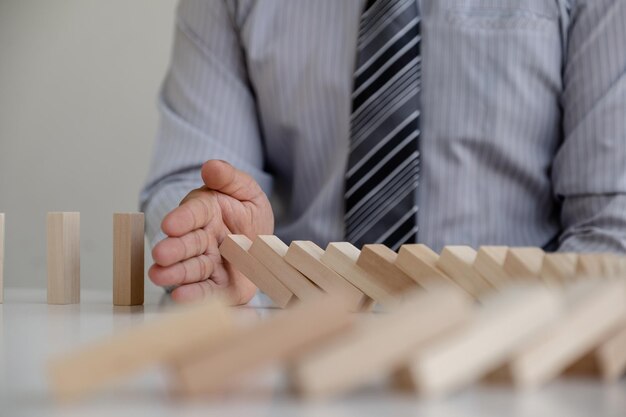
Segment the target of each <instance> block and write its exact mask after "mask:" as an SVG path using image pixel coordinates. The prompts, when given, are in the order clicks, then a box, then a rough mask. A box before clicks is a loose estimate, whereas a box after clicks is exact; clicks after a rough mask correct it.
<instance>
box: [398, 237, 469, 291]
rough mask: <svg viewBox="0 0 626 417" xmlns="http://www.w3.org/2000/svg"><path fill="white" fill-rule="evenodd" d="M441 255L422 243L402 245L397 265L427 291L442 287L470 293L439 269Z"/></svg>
mask: <svg viewBox="0 0 626 417" xmlns="http://www.w3.org/2000/svg"><path fill="white" fill-rule="evenodd" d="M438 259H439V255H438V254H437V253H436V252H435V251H433V250H432V249H430V248H429V247H428V246H426V245H423V244H421V243H417V244H408V245H402V246H401V247H400V251H399V253H398V257H397V258H396V262H395V263H396V265H397V266H398V268H400V270H402V271H404V273H405V274H407V276H408V277H410V278H411V279H413V280H414V281H415V282H417V284H418V285H420V286H421V287H422V288H424V289H425V290H426V291H428V290H432V289H439V288H441V287H442V286H447V287H450V288H456V289H458V290H461V291H462V292H464V293H465V294H468V295H469V293H468V292H467V291H466V290H465V289H464V288H463V287H461V286H459V285H458V284H457V283H456V282H454V281H453V280H452V279H450V277H448V276H447V275H446V274H445V273H444V272H443V271H441V270H440V269H439V268H438V267H437V260H438Z"/></svg>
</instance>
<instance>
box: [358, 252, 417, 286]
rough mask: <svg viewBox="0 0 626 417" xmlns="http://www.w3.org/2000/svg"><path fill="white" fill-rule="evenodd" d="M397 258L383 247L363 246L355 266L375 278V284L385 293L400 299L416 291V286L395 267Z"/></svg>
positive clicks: (395, 254)
mask: <svg viewBox="0 0 626 417" xmlns="http://www.w3.org/2000/svg"><path fill="white" fill-rule="evenodd" d="M397 257H398V254H397V253H395V252H394V251H392V250H391V249H389V248H388V247H387V246H385V245H380V244H375V245H364V246H363V249H362V250H361V253H360V254H359V258H358V259H357V261H356V264H357V265H358V266H360V267H361V268H362V269H363V270H365V271H367V272H369V273H370V274H371V275H373V276H374V277H375V278H377V281H376V283H377V284H378V285H379V286H380V287H381V288H383V289H384V291H385V292H387V293H389V294H392V295H395V296H397V297H399V298H401V297H402V294H403V293H405V292H407V291H410V290H416V289H417V288H418V286H417V283H416V282H415V281H413V280H412V279H411V278H409V277H408V276H407V275H406V274H405V273H404V272H403V271H402V270H401V269H400V268H398V267H397V266H396V265H395V262H396V259H397Z"/></svg>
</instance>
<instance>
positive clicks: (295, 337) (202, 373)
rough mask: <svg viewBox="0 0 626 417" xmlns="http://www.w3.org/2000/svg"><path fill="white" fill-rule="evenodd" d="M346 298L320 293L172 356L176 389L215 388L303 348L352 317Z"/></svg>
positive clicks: (198, 391)
mask: <svg viewBox="0 0 626 417" xmlns="http://www.w3.org/2000/svg"><path fill="white" fill-rule="evenodd" d="M352 321H353V315H352V314H350V313H349V312H348V311H347V310H346V308H345V305H343V302H341V300H339V299H337V298H335V297H332V296H329V295H323V296H318V299H317V300H309V301H303V302H301V303H299V304H298V305H297V306H295V307H293V308H292V309H289V311H285V312H280V313H276V314H275V315H273V316H270V318H268V319H267V320H263V321H261V322H258V323H256V324H255V325H252V326H248V327H244V328H239V329H238V330H237V331H235V332H234V333H233V334H232V335H230V336H228V337H225V338H223V339H222V340H221V341H220V343H219V344H218V345H216V346H214V347H213V348H212V349H210V350H196V351H195V352H194V353H193V354H190V355H186V356H179V357H178V358H176V359H175V360H174V361H173V364H172V372H173V374H174V376H175V390H177V391H180V393H182V394H184V395H192V396H193V395H198V394H208V393H212V392H215V391H217V390H219V389H222V388H225V387H229V386H231V385H232V384H233V383H236V382H237V379H238V378H239V377H242V376H243V375H245V374H247V373H250V372H253V371H255V370H257V369H258V368H260V367H262V366H264V365H270V364H275V363H280V362H283V361H285V360H287V359H289V358H290V357H292V356H294V355H298V354H302V352H305V351H306V350H308V349H311V348H312V347H314V346H316V344H318V343H321V342H322V341H324V340H325V339H328V338H331V337H333V336H336V335H337V334H338V333H339V332H343V331H346V328H347V327H348V326H349V325H350V324H351V323H352Z"/></svg>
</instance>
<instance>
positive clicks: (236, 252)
mask: <svg viewBox="0 0 626 417" xmlns="http://www.w3.org/2000/svg"><path fill="white" fill-rule="evenodd" d="M251 246H252V241H251V240H250V239H248V237H247V236H244V235H228V236H226V239H224V241H223V242H222V244H221V245H220V254H221V255H222V257H223V258H224V259H226V260H227V261H228V262H230V263H231V264H232V265H233V266H234V267H235V268H237V269H238V270H239V271H240V272H241V273H242V274H244V275H245V276H246V277H248V279H249V280H250V281H252V282H253V283H254V285H256V286H257V287H258V288H259V289H260V290H261V291H263V292H264V293H265V294H267V296H268V297H269V298H271V299H272V301H273V302H274V303H275V304H276V305H277V306H278V307H281V308H285V307H287V306H288V305H289V304H290V303H291V302H292V301H295V300H296V297H294V295H293V293H292V292H291V291H290V290H289V289H288V288H287V287H286V286H285V284H283V283H282V282H280V280H279V279H278V278H276V277H275V276H274V275H273V274H272V273H271V272H270V271H269V269H267V268H266V267H265V266H264V265H263V264H262V263H261V262H259V261H258V260H257V259H256V258H255V257H254V256H252V255H250V254H249V253H248V250H250V247H251Z"/></svg>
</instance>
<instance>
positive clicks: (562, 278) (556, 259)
mask: <svg viewBox="0 0 626 417" xmlns="http://www.w3.org/2000/svg"><path fill="white" fill-rule="evenodd" d="M577 263H578V255H576V254H575V253H548V254H546V255H545V256H544V257H543V263H542V265H541V272H540V275H541V279H543V281H544V282H546V283H551V284H554V285H557V286H562V285H566V284H568V283H571V281H572V280H574V278H575V277H576V267H577Z"/></svg>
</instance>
